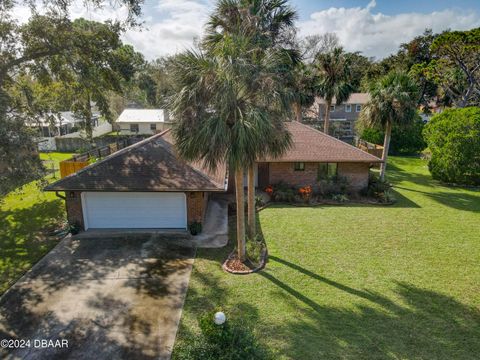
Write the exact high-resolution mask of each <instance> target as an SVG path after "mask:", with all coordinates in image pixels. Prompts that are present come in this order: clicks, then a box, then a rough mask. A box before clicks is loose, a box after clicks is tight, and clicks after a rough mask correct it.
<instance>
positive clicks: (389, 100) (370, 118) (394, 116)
mask: <svg viewBox="0 0 480 360" xmlns="http://www.w3.org/2000/svg"><path fill="white" fill-rule="evenodd" d="M417 92H418V89H417V86H416V84H415V82H414V81H413V80H412V79H411V78H410V77H409V76H408V75H407V74H406V73H403V72H395V71H394V72H391V73H389V74H387V75H386V76H384V77H383V78H381V79H380V80H379V81H377V82H375V83H373V84H372V85H371V86H370V100H369V101H368V102H367V103H366V104H365V106H364V107H363V109H362V112H361V113H360V120H361V121H362V122H364V124H366V125H367V126H381V127H382V128H383V129H384V131H385V139H384V142H383V153H382V160H383V162H382V164H381V168H380V178H381V179H382V180H384V179H385V170H386V168H387V157H388V150H389V147H390V138H391V134H392V127H393V126H394V125H395V126H400V127H404V126H409V125H411V124H412V122H413V120H414V117H415V114H416V99H417Z"/></svg>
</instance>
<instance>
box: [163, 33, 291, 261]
mask: <svg viewBox="0 0 480 360" xmlns="http://www.w3.org/2000/svg"><path fill="white" fill-rule="evenodd" d="M252 43H253V42H252V39H251V38H250V37H248V36H244V35H242V36H236V35H231V36H229V37H228V39H226V40H225V41H224V42H222V43H219V44H218V46H216V47H215V48H212V49H210V50H209V51H207V52H202V51H201V50H199V51H196V52H194V51H188V52H186V53H184V54H181V55H179V56H177V57H176V59H175V60H174V61H173V63H172V75H173V78H174V81H175V83H176V85H177V86H178V88H179V91H178V93H177V94H176V95H175V96H174V97H173V98H172V102H171V106H170V109H171V111H172V112H173V116H174V117H175V120H176V121H175V125H174V127H173V135H174V137H175V140H176V145H177V149H178V152H179V154H180V155H181V156H182V157H183V158H185V159H186V160H202V161H204V163H205V164H206V165H207V166H209V167H210V168H212V169H214V168H216V167H217V166H218V165H219V164H221V163H224V162H226V163H227V164H228V166H229V169H230V171H233V172H234V174H235V189H236V201H237V242H238V246H237V249H238V257H239V259H240V260H242V261H243V260H245V214H244V200H243V196H244V190H243V172H244V169H245V168H246V167H251V166H252V165H253V164H254V163H255V161H256V160H257V159H258V158H261V157H264V156H266V155H267V154H271V153H274V154H277V155H278V154H280V153H281V152H283V151H285V149H286V148H287V147H288V146H290V136H289V133H288V132H286V131H285V129H284V124H283V120H284V119H285V115H284V114H285V112H283V111H282V109H284V105H283V96H282V94H281V91H277V90H279V89H277V88H276V86H275V84H277V83H278V81H279V80H278V79H277V78H279V76H280V75H279V74H278V73H277V72H275V71H274V70H271V69H277V68H278V64H277V62H279V61H280V62H281V61H283V58H282V56H281V54H268V56H262V57H260V58H259V59H258V60H257V61H256V62H253V61H252V60H251V58H250V55H249V56H245V54H250V53H251V52H252V51H255V49H253V50H252ZM262 53H263V52H262ZM280 90H281V89H280ZM272 115H275V117H274V118H272Z"/></svg>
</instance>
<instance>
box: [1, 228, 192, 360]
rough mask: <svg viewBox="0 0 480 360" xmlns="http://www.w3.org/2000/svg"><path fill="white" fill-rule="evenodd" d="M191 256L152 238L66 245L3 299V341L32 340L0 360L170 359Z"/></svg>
mask: <svg viewBox="0 0 480 360" xmlns="http://www.w3.org/2000/svg"><path fill="white" fill-rule="evenodd" d="M194 252H195V250H194V248H191V247H190V248H188V247H180V246H177V245H175V244H173V243H172V242H165V243H163V242H160V241H155V240H153V239H152V238H149V237H143V238H142V237H129V236H124V237H115V238H109V237H97V238H88V239H81V238H80V239H77V238H70V237H68V238H65V239H64V240H62V242H61V243H60V244H59V245H58V246H57V247H56V248H55V249H54V250H53V251H51V252H50V253H49V254H47V255H46V256H45V257H44V258H43V259H42V260H41V261H40V262H39V263H37V264H36V265H35V266H34V267H33V268H32V269H31V270H30V271H29V272H28V273H27V274H26V275H25V276H24V277H22V278H21V279H20V280H19V281H18V282H17V283H16V284H15V285H14V286H13V287H12V288H11V289H10V290H8V291H7V292H6V293H5V294H4V295H3V296H2V297H1V298H0V339H17V340H30V345H29V346H25V347H23V348H17V349H0V358H2V359H4V358H7V359H17V358H22V359H25V358H28V359H46V358H58V359H66V358H69V359H168V358H169V357H170V353H171V350H172V346H173V343H174V340H175V335H176V331H177V327H178V322H179V320H180V317H181V310H182V307H183V302H184V298H185V293H186V290H187V288H188V281H189V277H190V272H191V268H192V263H193V258H194ZM42 340H47V341H48V340H52V341H53V342H52V343H51V344H53V345H55V344H57V345H63V347H46V348H42V347H41V345H40V344H41V342H40V341H42ZM57 340H59V342H56V341H57ZM62 340H63V341H64V342H63V343H62ZM65 340H66V341H67V342H68V345H67V346H68V347H67V346H65ZM37 345H39V346H40V347H38V346H37Z"/></svg>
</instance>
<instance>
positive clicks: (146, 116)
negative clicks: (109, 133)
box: [116, 109, 167, 123]
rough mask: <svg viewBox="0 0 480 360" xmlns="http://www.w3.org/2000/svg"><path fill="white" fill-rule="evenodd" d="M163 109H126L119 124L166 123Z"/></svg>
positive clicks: (119, 119)
mask: <svg viewBox="0 0 480 360" xmlns="http://www.w3.org/2000/svg"><path fill="white" fill-rule="evenodd" d="M166 120H167V119H165V112H164V110H162V109H125V110H123V111H122V113H121V114H120V116H119V117H118V119H117V121H116V122H117V123H155V122H165V121H166Z"/></svg>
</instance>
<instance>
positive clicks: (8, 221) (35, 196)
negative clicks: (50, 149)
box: [0, 153, 72, 294]
mask: <svg viewBox="0 0 480 360" xmlns="http://www.w3.org/2000/svg"><path fill="white" fill-rule="evenodd" d="M71 156H72V154H67V153H49V154H44V153H42V154H40V157H41V159H42V160H50V162H48V163H47V166H48V167H49V168H50V169H51V167H52V164H53V165H54V167H55V169H58V162H59V161H61V160H65V159H68V158H69V157H71ZM55 176H56V178H58V177H59V173H58V171H57V172H56V174H55ZM46 180H47V181H53V180H55V179H54V177H53V174H50V175H48V176H47V178H46ZM64 218H65V211H64V204H63V202H62V201H61V200H60V199H59V198H57V197H56V196H55V193H50V192H49V193H44V192H42V191H41V185H40V184H37V182H35V181H34V182H31V183H29V184H26V185H25V186H23V187H22V188H21V189H18V190H17V191H14V192H11V193H10V194H8V195H7V196H6V197H5V198H4V199H3V201H2V202H1V203H0V294H2V293H3V292H4V291H5V290H6V289H7V288H8V287H9V286H10V285H11V284H12V283H14V282H15V281H16V280H17V279H18V278H19V277H20V276H21V275H22V274H23V273H24V272H25V271H26V270H28V269H29V268H30V267H32V265H33V264H35V263H36V262H37V261H38V260H39V259H40V258H41V257H42V256H43V255H45V254H46V253H47V252H48V251H49V250H50V249H51V248H52V247H53V246H55V245H56V243H57V242H58V239H56V238H55V237H49V236H47V234H48V232H49V231H51V230H53V229H55V228H56V225H57V224H58V223H60V222H62V221H63V220H64Z"/></svg>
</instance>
